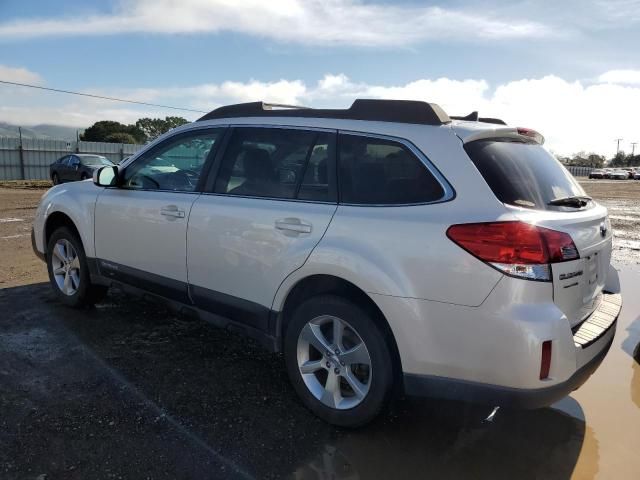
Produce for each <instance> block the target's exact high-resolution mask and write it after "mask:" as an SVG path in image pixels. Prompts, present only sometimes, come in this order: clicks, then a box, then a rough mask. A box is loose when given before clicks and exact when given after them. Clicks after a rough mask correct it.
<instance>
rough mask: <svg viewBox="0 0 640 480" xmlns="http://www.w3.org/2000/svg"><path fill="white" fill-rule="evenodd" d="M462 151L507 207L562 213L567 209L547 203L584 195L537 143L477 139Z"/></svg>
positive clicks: (576, 184)
mask: <svg viewBox="0 0 640 480" xmlns="http://www.w3.org/2000/svg"><path fill="white" fill-rule="evenodd" d="M464 149H465V150H466V152H467V154H468V155H469V157H470V158H471V160H472V161H473V163H474V165H475V166H476V167H477V168H478V170H479V171H480V173H481V174H482V176H483V177H484V179H485V181H486V182H487V184H488V185H489V187H490V188H491V190H493V193H494V194H495V195H496V197H498V199H499V200H500V201H501V202H503V203H506V204H508V205H515V206H517V207H524V208H534V209H538V210H564V209H566V206H565V207H563V206H558V205H555V206H554V205H549V202H551V201H552V200H556V199H559V198H566V197H574V196H585V195H586V194H585V192H584V190H583V189H582V187H581V186H580V184H579V183H578V182H577V181H576V180H575V179H574V178H573V176H572V175H571V173H569V171H568V170H567V169H566V168H564V166H563V165H562V164H561V163H560V162H559V161H558V160H556V158H555V157H554V156H553V155H551V154H550V153H549V152H548V151H547V150H546V149H545V148H544V147H542V146H541V145H538V144H537V143H524V142H520V141H514V140H511V139H491V140H478V141H475V142H470V143H468V144H466V145H465V147H464Z"/></svg>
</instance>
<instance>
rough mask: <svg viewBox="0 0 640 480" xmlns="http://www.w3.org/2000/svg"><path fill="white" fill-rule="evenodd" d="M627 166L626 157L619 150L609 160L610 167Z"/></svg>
mask: <svg viewBox="0 0 640 480" xmlns="http://www.w3.org/2000/svg"><path fill="white" fill-rule="evenodd" d="M625 165H627V155H626V154H625V153H624V152H623V151H622V150H621V151H619V152H618V153H616V155H615V157H613V158H612V159H611V166H612V167H624V166H625Z"/></svg>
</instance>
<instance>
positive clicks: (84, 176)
mask: <svg viewBox="0 0 640 480" xmlns="http://www.w3.org/2000/svg"><path fill="white" fill-rule="evenodd" d="M87 178H89V175H87V174H86V173H84V172H83V173H82V175H80V180H86V179H87Z"/></svg>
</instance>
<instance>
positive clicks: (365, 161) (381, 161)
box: [338, 134, 444, 205]
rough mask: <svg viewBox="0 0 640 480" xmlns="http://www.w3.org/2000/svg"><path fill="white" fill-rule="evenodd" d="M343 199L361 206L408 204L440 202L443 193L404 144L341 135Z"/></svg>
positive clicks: (440, 187)
mask: <svg viewBox="0 0 640 480" xmlns="http://www.w3.org/2000/svg"><path fill="white" fill-rule="evenodd" d="M338 144H339V147H338V151H339V165H340V169H339V179H340V196H341V197H340V198H341V201H342V202H343V203H350V204H360V205H406V204H414V203H427V202H434V201H437V200H440V199H441V198H442V197H443V196H444V190H443V189H442V186H441V185H440V184H439V183H438V181H437V180H436V179H435V177H434V176H433V175H431V173H430V172H429V171H428V170H427V168H426V167H425V165H424V164H423V163H422V162H421V161H420V160H419V159H418V158H416V156H415V155H413V153H411V152H410V151H409V149H407V148H406V147H405V146H404V145H402V144H400V143H398V142H393V141H389V140H383V139H379V138H374V137H366V136H361V135H348V134H341V135H340V140H339V142H338Z"/></svg>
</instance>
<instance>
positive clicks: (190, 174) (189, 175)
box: [176, 170, 200, 186]
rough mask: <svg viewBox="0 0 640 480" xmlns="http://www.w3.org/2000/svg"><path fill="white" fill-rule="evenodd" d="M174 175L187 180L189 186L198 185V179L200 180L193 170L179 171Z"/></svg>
mask: <svg viewBox="0 0 640 480" xmlns="http://www.w3.org/2000/svg"><path fill="white" fill-rule="evenodd" d="M176 173H181V174H182V175H184V176H185V178H186V179H187V182H188V183H189V185H191V186H193V185H195V184H196V183H198V179H199V178H200V174H199V173H198V172H196V171H193V170H179V171H177V172H176Z"/></svg>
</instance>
